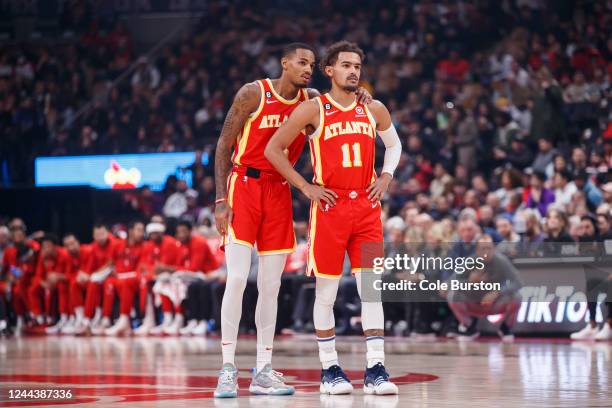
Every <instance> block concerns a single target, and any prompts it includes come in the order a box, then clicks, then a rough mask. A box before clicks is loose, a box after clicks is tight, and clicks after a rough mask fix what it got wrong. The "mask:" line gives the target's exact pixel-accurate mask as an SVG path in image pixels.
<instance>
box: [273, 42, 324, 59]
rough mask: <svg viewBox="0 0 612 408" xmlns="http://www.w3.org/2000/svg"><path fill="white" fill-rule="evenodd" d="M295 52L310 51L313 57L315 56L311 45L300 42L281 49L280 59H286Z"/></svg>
mask: <svg viewBox="0 0 612 408" xmlns="http://www.w3.org/2000/svg"><path fill="white" fill-rule="evenodd" d="M297 50H308V51H311V52H312V53H313V54H314V55H315V57H316V55H317V53H316V52H315V49H314V47H313V46H312V45H308V44H306V43H302V42H294V43H291V44H287V45H286V46H284V47H283V54H282V57H288V56H290V55H291V54H294V53H295V52H296V51H297Z"/></svg>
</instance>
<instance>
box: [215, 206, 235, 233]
mask: <svg viewBox="0 0 612 408" xmlns="http://www.w3.org/2000/svg"><path fill="white" fill-rule="evenodd" d="M232 216H233V212H232V207H230V206H229V204H228V203H227V201H224V202H221V203H218V204H217V205H215V223H216V225H217V231H219V234H221V235H225V234H227V228H228V225H229V223H230V222H232Z"/></svg>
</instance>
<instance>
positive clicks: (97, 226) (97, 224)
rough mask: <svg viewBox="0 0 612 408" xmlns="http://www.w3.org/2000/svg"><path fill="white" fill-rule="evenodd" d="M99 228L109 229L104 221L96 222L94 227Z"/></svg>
mask: <svg viewBox="0 0 612 408" xmlns="http://www.w3.org/2000/svg"><path fill="white" fill-rule="evenodd" d="M98 228H104V229H106V230H107V229H108V227H107V226H106V224H104V223H103V222H96V223H95V224H94V229H98Z"/></svg>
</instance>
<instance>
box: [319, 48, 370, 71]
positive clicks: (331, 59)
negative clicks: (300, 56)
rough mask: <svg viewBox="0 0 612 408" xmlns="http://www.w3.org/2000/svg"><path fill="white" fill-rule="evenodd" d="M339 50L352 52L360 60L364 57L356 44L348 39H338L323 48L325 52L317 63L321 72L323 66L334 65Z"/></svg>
mask: <svg viewBox="0 0 612 408" xmlns="http://www.w3.org/2000/svg"><path fill="white" fill-rule="evenodd" d="M341 52H354V53H355V54H357V55H359V58H361V61H363V60H364V59H365V53H364V52H363V50H362V49H361V48H359V46H358V45H357V44H355V43H353V42H349V41H338V42H336V43H333V44H332V45H330V46H329V47H328V48H327V49H326V50H325V54H324V55H323V58H322V59H321V63H320V65H319V68H320V69H321V72H323V74H325V67H327V66H330V65H334V64H335V63H336V61H338V55H340V53H341Z"/></svg>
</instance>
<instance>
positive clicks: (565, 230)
mask: <svg viewBox="0 0 612 408" xmlns="http://www.w3.org/2000/svg"><path fill="white" fill-rule="evenodd" d="M295 6H296V7H292V11H291V15H290V16H287V15H286V13H287V12H286V11H285V12H281V10H280V9H277V8H275V7H272V8H269V7H267V8H265V9H266V10H267V12H268V14H266V13H264V12H263V11H262V10H263V8H261V7H258V6H257V5H255V4H251V3H247V2H237V3H235V2H231V3H227V2H210V4H209V7H208V10H207V11H206V13H205V14H204V16H203V17H202V20H201V22H200V23H199V24H198V26H197V27H196V29H195V31H194V32H189V33H185V34H184V35H183V36H182V37H181V38H180V40H179V41H178V42H176V43H174V44H171V45H167V46H165V47H163V48H162V49H161V50H160V51H159V52H158V53H156V54H155V55H152V56H150V57H140V56H139V55H140V53H137V52H136V51H135V50H134V48H133V46H132V42H131V38H130V34H129V31H128V30H127V29H126V28H125V26H124V25H122V24H121V23H116V24H114V25H109V24H108V23H106V24H101V23H99V22H97V21H96V20H95V18H91V19H89V20H88V21H89V23H88V24H87V25H86V26H85V25H81V28H80V30H81V31H79V36H80V37H79V38H78V40H77V41H73V42H64V43H61V44H59V45H57V46H54V47H49V46H46V45H38V44H35V43H33V44H26V45H24V44H20V45H19V46H1V45H0V134H2V137H1V138H0V161H1V162H2V166H0V168H1V170H0V171H1V172H2V175H3V178H2V179H3V180H8V181H9V183H15V184H18V183H31V181H32V170H31V169H32V168H33V166H32V160H33V158H34V157H35V156H38V155H52V156H60V155H82V154H85V155H87V154H98V153H100V154H102V153H104V154H106V153H133V152H143V153H144V152H171V151H194V150H196V151H199V152H203V153H205V154H207V155H208V156H209V157H214V148H215V143H216V139H217V137H218V134H219V131H220V127H221V125H222V123H223V119H224V114H225V112H226V111H227V109H228V107H229V104H230V103H231V100H232V97H233V95H234V94H235V92H236V91H237V89H238V88H239V87H240V86H241V85H242V84H244V83H245V82H249V81H251V80H255V79H258V78H261V77H276V76H277V75H278V74H279V70H280V65H279V61H278V51H279V50H280V49H281V48H282V46H283V45H285V44H287V43H289V42H292V41H298V40H299V41H303V42H306V43H309V44H312V45H313V46H314V47H315V48H316V49H317V50H323V49H324V47H325V46H326V45H328V44H330V43H332V42H333V41H336V40H339V39H348V40H351V41H355V42H357V43H358V44H359V45H360V46H361V47H362V48H363V49H364V50H365V51H366V60H365V63H364V69H363V74H362V78H363V82H362V85H363V86H364V87H365V88H367V89H368V90H370V92H371V93H372V94H373V95H374V97H375V98H377V99H381V100H382V101H384V102H385V103H386V104H387V106H389V108H390V111H391V112H392V118H393V122H394V124H395V125H396V127H397V128H398V132H399V134H400V137H401V138H402V143H403V150H404V151H403V154H402V158H401V162H400V165H399V167H398V171H397V173H396V174H395V176H394V179H393V181H392V183H391V185H390V189H389V192H388V194H387V195H386V197H385V199H384V200H383V204H384V217H385V219H384V225H385V234H386V240H387V241H389V242H397V243H401V242H411V243H414V242H449V243H452V242H460V243H461V242H464V243H469V242H471V241H474V240H477V239H479V238H478V237H481V236H484V235H485V234H486V236H488V237H490V238H491V239H492V240H493V241H494V242H495V243H496V244H498V249H499V250H500V252H503V253H505V254H506V255H508V256H511V257H512V256H516V255H518V254H519V252H520V253H521V254H524V253H529V251H530V248H540V247H538V246H537V245H538V244H540V243H546V242H568V243H571V242H602V241H605V240H608V239H612V230H611V227H610V225H611V223H612V213H611V206H612V177H611V174H612V173H611V170H610V168H611V166H612V113H611V112H612V109H610V106H611V105H610V103H611V102H612V98H611V97H612V94H611V91H610V81H611V80H612V9H611V6H610V2H578V3H575V2H570V1H560V2H545V1H538V0H513V1H503V2H467V1H459V2H455V1H447V0H432V1H420V2H416V3H406V2H400V1H389V2H382V3H380V2H367V3H366V2H364V3H363V4H359V5H356V4H354V3H353V2H348V1H340V2H336V1H334V2H324V3H322V4H319V5H316V6H315V5H314V3H313V4H310V3H308V4H301V3H300V4H299V5H295ZM274 11H275V12H274ZM131 64H135V69H134V70H133V72H132V73H131V75H130V76H129V78H128V80H125V81H120V82H118V83H113V82H112V81H113V80H114V79H115V78H116V77H117V76H118V75H119V74H120V73H122V72H123V71H124V70H125V69H127V68H128V67H129V66H130V65H131ZM312 85H313V87H316V88H318V89H321V90H325V89H326V87H327V86H328V85H327V83H326V81H325V80H324V78H323V77H322V76H321V75H320V74H317V75H315V77H314V79H313V84H312ZM85 105H88V108H87V109H85V110H84V111H83V112H82V113H79V111H80V110H81V109H82V107H83V106H85ZM382 152H383V149H382V148H381V149H379V152H378V153H379V154H381V155H382ZM380 159H382V157H380ZM196 162H199V161H198V160H196ZM378 163H379V164H380V163H382V160H379V161H378ZM297 166H298V169H299V170H300V172H301V173H302V174H304V175H309V174H312V170H311V166H310V160H309V156H308V154H307V152H306V153H305V154H304V156H303V157H302V159H301V160H300V161H299V162H298V165H297ZM213 167H214V163H212V162H211V163H209V164H208V165H197V164H196V165H194V168H193V169H192V170H193V171H192V174H193V180H192V181H191V188H190V187H189V185H188V184H187V183H185V182H184V181H181V180H175V179H173V178H171V179H169V180H168V183H167V184H166V188H165V189H164V190H163V191H162V192H161V193H152V192H151V191H150V190H149V189H147V188H144V189H142V190H141V191H135V192H131V193H128V194H130V197H131V199H132V202H133V206H134V208H135V209H137V210H138V211H139V212H140V213H141V214H142V216H143V218H146V219H150V217H152V216H153V215H154V214H163V215H164V217H166V218H167V219H176V220H181V219H183V220H188V221H189V222H190V223H192V224H193V225H195V226H201V228H202V229H204V230H205V231H206V233H210V234H213V232H211V231H214V225H213V223H214V219H213V217H212V216H211V213H212V206H213V205H214V203H213V200H214V181H213V177H212V176H213ZM308 208H309V203H308V201H307V199H306V198H305V197H303V196H302V195H300V194H299V193H296V194H295V195H294V214H295V218H296V232H297V236H298V240H300V239H301V245H302V246H303V247H304V246H305V242H306V236H305V230H306V228H305V224H304V221H307V217H308V215H307V214H308ZM164 222H165V220H164ZM195 228H196V229H198V228H200V227H195ZM517 244H518V246H517ZM517 251H518V252H517ZM298 252H299V251H298ZM299 258H300V257H299V256H297V257H296V259H298V260H295V259H294V260H293V261H292V262H293V263H295V265H294V266H293V267H290V266H288V268H290V269H291V268H293V269H292V270H293V271H294V272H296V276H300V275H301V274H302V273H303V265H302V264H301V261H299ZM292 262H289V263H288V265H292V264H293V263H292ZM32 267H34V266H32ZM219 276H222V274H221V275H219ZM216 279H222V278H221V277H218V278H216ZM292 279H294V280H295V281H296V282H298V281H299V284H298V285H297V286H295V287H296V288H298V289H295V290H294V291H293V292H292V291H291V290H288V289H287V290H288V292H286V293H291V296H294V300H295V301H297V300H298V299H299V302H298V303H297V304H299V305H300V306H299V307H296V309H295V310H294V311H293V312H292V313H294V316H292V318H293V321H295V322H296V326H297V329H298V330H302V328H303V327H304V326H308V322H309V316H308V313H307V310H308V302H311V297H309V296H307V295H306V294H305V293H306V292H307V291H308V290H309V285H312V282H310V281H308V279H307V278H305V277H304V279H302V278H292ZM292 290H293V289H292ZM301 292H304V293H302V294H300V293H301ZM343 293H346V295H345V298H346V297H348V298H350V297H352V296H353V295H352V290H351V289H350V288H349V289H348V290H347V291H346V292H343ZM341 295H342V294H341ZM287 296H289V295H287ZM300 296H301V297H300ZM340 298H342V296H340ZM345 303H346V304H349V305H350V304H351V301H350V299H349V301H347V302H345ZM386 307H387V306H386ZM388 309H389V310H388V313H387V314H388V316H393V318H392V319H391V320H392V321H391V322H390V323H389V324H390V327H396V326H397V327H398V329H397V331H398V332H404V331H407V330H414V327H412V324H411V322H410V321H409V320H410V319H411V318H410V317H407V316H406V314H407V311H405V310H399V307H397V306H396V305H391V306H389V307H388ZM423 309H427V308H426V307H425V308H423ZM211 310H212V306H211ZM340 312H341V311H340ZM340 312H339V313H340ZM345 312H346V316H349V315H350V314H351V313H350V312H351V311H350V310H345ZM422 312H423V313H428V311H427V310H424V311H422ZM213 320H214V318H213ZM281 320H282V319H281ZM341 321H342V322H344V323H343V324H345V326H346V330H348V331H350V330H351V328H350V319H349V318H348V317H347V318H346V319H341ZM407 321H408V323H406V322H407ZM419 321H421V322H422V321H425V322H426V326H427V327H425V328H422V330H424V331H425V332H426V333H429V332H430V331H431V330H433V329H432V323H434V322H437V320H436V318H435V317H431V318H430V319H429V320H427V319H425V320H423V319H421V320H419ZM398 324H399V326H398ZM405 324H406V326H405V327H404V325H405ZM434 327H435V325H434ZM419 330H420V329H419ZM340 331H342V330H340Z"/></svg>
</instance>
